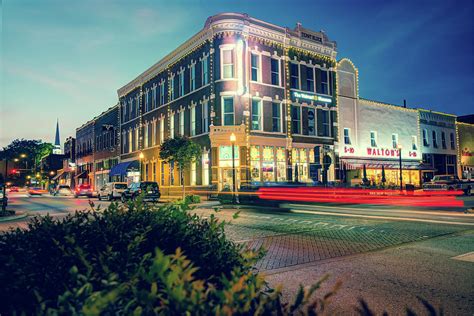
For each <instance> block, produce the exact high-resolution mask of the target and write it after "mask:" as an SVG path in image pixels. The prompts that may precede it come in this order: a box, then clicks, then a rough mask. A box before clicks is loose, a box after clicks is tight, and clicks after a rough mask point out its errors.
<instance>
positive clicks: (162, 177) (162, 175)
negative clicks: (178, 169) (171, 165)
mask: <svg viewBox="0 0 474 316" xmlns="http://www.w3.org/2000/svg"><path fill="white" fill-rule="evenodd" d="M161 125H163V124H161ZM160 177H161V185H165V162H164V161H162V162H161V170H160Z"/></svg>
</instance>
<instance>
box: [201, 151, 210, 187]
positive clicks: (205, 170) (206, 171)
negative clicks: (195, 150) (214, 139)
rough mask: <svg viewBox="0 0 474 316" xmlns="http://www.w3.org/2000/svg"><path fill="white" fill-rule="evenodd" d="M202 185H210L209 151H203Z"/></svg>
mask: <svg viewBox="0 0 474 316" xmlns="http://www.w3.org/2000/svg"><path fill="white" fill-rule="evenodd" d="M202 185H209V152H207V151H204V152H203V153H202Z"/></svg>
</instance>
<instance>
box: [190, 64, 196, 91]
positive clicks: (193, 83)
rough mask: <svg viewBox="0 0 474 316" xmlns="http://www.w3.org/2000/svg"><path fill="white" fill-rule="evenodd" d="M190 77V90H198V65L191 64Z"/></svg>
mask: <svg viewBox="0 0 474 316" xmlns="http://www.w3.org/2000/svg"><path fill="white" fill-rule="evenodd" d="M190 76H191V87H190V90H191V91H194V90H195V89H196V64H191V69H190Z"/></svg>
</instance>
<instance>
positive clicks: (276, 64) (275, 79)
mask: <svg viewBox="0 0 474 316" xmlns="http://www.w3.org/2000/svg"><path fill="white" fill-rule="evenodd" d="M271 72H272V85H275V86H279V85H280V61H279V60H278V59H275V58H272V59H271Z"/></svg>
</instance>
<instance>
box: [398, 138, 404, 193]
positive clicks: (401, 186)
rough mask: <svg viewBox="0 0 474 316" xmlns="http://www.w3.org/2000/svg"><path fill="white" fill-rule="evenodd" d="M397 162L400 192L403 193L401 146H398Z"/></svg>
mask: <svg viewBox="0 0 474 316" xmlns="http://www.w3.org/2000/svg"><path fill="white" fill-rule="evenodd" d="M397 148H398V162H399V167H400V191H403V175H402V145H400V144H398V146H397Z"/></svg>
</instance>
